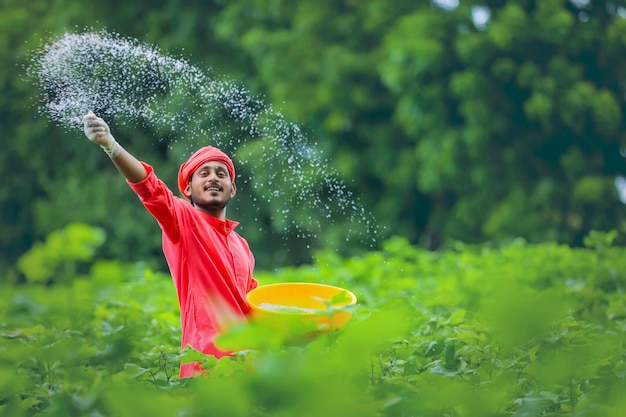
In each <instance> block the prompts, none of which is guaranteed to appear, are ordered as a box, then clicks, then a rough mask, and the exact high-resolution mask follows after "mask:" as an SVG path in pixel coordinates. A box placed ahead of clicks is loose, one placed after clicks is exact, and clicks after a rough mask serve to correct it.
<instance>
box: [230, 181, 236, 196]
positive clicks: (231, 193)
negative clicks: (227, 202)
mask: <svg viewBox="0 0 626 417" xmlns="http://www.w3.org/2000/svg"><path fill="white" fill-rule="evenodd" d="M231 185H232V187H230V196H231V198H232V197H234V196H235V194H237V186H236V185H235V183H234V182H231Z"/></svg>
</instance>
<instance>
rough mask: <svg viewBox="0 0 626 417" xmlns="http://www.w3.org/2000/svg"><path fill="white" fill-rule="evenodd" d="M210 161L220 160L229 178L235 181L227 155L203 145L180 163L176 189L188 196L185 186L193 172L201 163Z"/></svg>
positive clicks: (232, 168) (233, 168) (232, 166)
mask: <svg viewBox="0 0 626 417" xmlns="http://www.w3.org/2000/svg"><path fill="white" fill-rule="evenodd" d="M210 161H215V162H221V163H222V164H224V165H226V168H227V169H228V174H229V175H230V180H231V181H235V166H234V165H233V161H231V159H230V158H229V157H228V155H226V154H225V153H224V152H222V151H221V150H219V149H217V148H214V147H212V146H205V147H204V148H200V149H198V150H197V151H196V152H195V153H194V154H193V155H191V157H189V160H187V162H185V163H184V164H182V165H181V166H180V169H179V170H178V189H179V190H180V192H181V193H182V194H183V195H184V196H185V197H187V198H189V197H190V196H189V195H188V194H186V193H185V188H186V187H187V184H188V183H189V180H190V179H191V176H192V175H193V173H194V172H195V171H196V169H198V168H200V167H201V166H202V165H203V164H205V163H207V162H210Z"/></svg>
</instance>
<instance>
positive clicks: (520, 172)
mask: <svg viewBox="0 0 626 417" xmlns="http://www.w3.org/2000/svg"><path fill="white" fill-rule="evenodd" d="M2 10H3V13H2V15H1V16H0V56H1V57H2V60H3V62H4V63H5V68H8V69H9V70H8V71H5V72H3V73H1V74H0V85H1V87H0V88H2V94H1V95H0V120H1V121H2V126H3V131H2V143H3V145H4V146H3V147H2V149H0V171H1V172H2V175H3V177H4V178H5V179H6V181H5V186H4V187H3V189H2V192H0V207H1V208H0V222H1V224H2V231H3V233H2V234H1V236H0V244H1V245H2V248H3V250H2V261H1V263H2V264H5V265H10V264H12V263H13V262H14V261H15V260H16V259H17V257H18V256H19V255H20V254H22V253H24V252H25V251H26V250H28V249H29V248H30V247H31V246H32V245H33V242H34V241H35V240H37V239H42V238H43V237H44V236H46V235H47V234H48V233H49V232H51V231H52V230H55V229H57V228H58V227H59V226H62V225H65V224H69V223H70V222H73V221H82V222H86V223H89V224H94V225H98V226H100V227H102V228H103V229H104V230H105V231H106V232H107V235H108V236H109V239H108V240H107V244H106V246H105V247H104V248H103V249H102V250H103V252H104V253H105V254H109V255H113V256H117V257H119V258H120V259H123V260H130V258H133V259H137V258H141V259H145V260H147V261H151V262H155V263H160V265H164V264H163V260H162V257H160V249H159V241H158V237H156V233H157V231H156V230H155V227H156V226H155V224H154V221H153V220H152V219H151V218H150V217H149V216H148V215H147V214H146V213H145V212H143V211H142V209H141V207H140V206H139V205H138V203H137V201H136V199H135V198H134V197H133V195H132V193H131V192H130V191H129V190H128V188H127V187H126V185H125V184H124V183H123V181H121V180H120V179H119V176H118V174H117V173H116V172H115V171H114V169H113V168H112V167H110V163H109V162H108V161H107V160H106V158H104V157H103V156H102V155H101V154H99V152H98V151H97V150H96V149H94V148H93V146H91V144H89V143H87V142H86V141H85V140H84V138H82V137H80V136H81V135H80V133H77V132H64V131H62V130H61V129H60V128H58V127H57V126H54V125H52V124H50V123H49V122H48V121H47V120H45V116H43V115H38V114H37V110H36V106H37V104H38V102H37V100H39V99H41V96H40V94H41V92H40V91H38V90H37V88H36V86H35V85H33V84H32V83H30V80H28V79H25V77H24V67H25V66H26V65H28V59H29V57H30V56H31V55H32V54H33V53H34V51H36V50H37V48H38V47H39V46H40V45H41V44H42V43H44V42H48V41H50V39H53V38H54V37H55V36H58V35H60V34H62V33H64V32H66V31H82V30H84V28H87V27H93V28H94V29H99V28H106V29H107V30H109V31H111V32H116V33H120V34H122V35H123V36H129V37H135V38H137V39H139V40H140V41H142V42H148V43H151V44H154V45H157V46H159V47H160V48H162V49H164V50H166V51H169V52H172V53H173V54H180V55H183V56H185V57H187V58H189V60H190V61H191V62H192V63H193V64H197V65H201V66H206V67H211V68H213V69H214V71H215V74H216V76H224V77H225V78H229V79H233V80H236V81H238V82H241V83H243V84H244V85H245V86H246V87H247V88H249V89H250V90H251V91H252V92H253V93H258V94H261V95H263V96H264V97H265V99H266V100H267V102H268V103H269V104H271V105H272V106H274V107H276V108H277V109H279V110H280V111H281V112H282V113H284V114H285V116H286V117H287V118H288V119H290V120H293V121H295V122H296V123H298V124H300V125H301V126H302V128H303V130H304V131H305V132H307V135H308V136H309V137H310V138H311V141H312V143H314V144H315V146H316V147H318V148H319V150H320V151H321V152H322V153H323V154H324V155H326V156H328V159H329V161H330V164H332V168H333V169H335V170H336V171H337V172H338V173H340V175H341V176H342V179H343V180H345V181H346V183H347V184H348V185H349V187H350V189H351V190H352V191H353V192H354V195H355V196H358V198H359V199H360V200H362V201H363V202H364V203H365V205H366V206H367V208H368V209H369V210H371V211H372V212H373V214H374V216H375V217H376V218H377V221H378V222H380V224H381V225H382V226H383V227H384V228H385V235H386V236H391V235H402V236H405V237H406V238H408V239H409V240H410V241H411V242H415V243H417V242H424V241H426V242H428V240H429V239H430V240H431V241H432V242H430V243H429V244H430V245H432V246H438V243H437V241H438V240H443V241H444V242H445V241H446V240H447V239H450V238H454V239H460V240H463V241H467V242H470V241H473V242H478V241H485V240H500V239H503V240H506V239H510V238H511V237H515V236H523V237H525V238H527V239H529V240H530V241H537V242H538V241H544V240H556V241H559V242H563V243H567V244H573V245H581V244H582V238H583V236H585V235H586V234H587V233H588V232H589V230H592V229H600V230H608V229H619V230H623V229H624V228H625V227H626V226H625V225H624V222H623V221H622V220H621V213H622V210H623V204H622V203H621V202H620V200H619V198H618V191H617V189H616V187H615V180H616V178H617V177H619V176H621V175H624V174H625V167H624V164H623V159H622V156H621V153H620V152H621V148H622V147H623V143H624V133H623V130H624V99H623V97H624V93H625V92H624V83H623V75H622V74H623V73H624V68H625V65H626V61H624V58H623V57H624V56H626V55H625V54H624V51H625V49H626V19H625V18H624V14H625V10H626V9H625V3H624V2H622V1H617V0H615V1H606V0H605V1H601V0H598V1H573V0H572V1H562V0H545V1H544V0H542V1H533V0H515V1H495V0H493V1H461V2H458V4H457V5H455V4H454V2H444V1H426V0H421V1H406V0H402V1H396V2H388V1H385V0H368V1H362V2H357V1H351V0H345V1H339V2H337V1H328V0H322V1H312V0H300V1H297V2H289V1H280V0H254V1H246V2H243V1H228V2H226V1H220V0H216V1H212V2H206V1H202V2H201V1H190V2H184V3H182V2H179V1H176V0H159V1H156V2H152V3H151V4H150V5H144V4H142V3H133V2H121V1H118V0H113V1H108V2H101V1H96V2H92V3H89V4H84V3H77V2H76V1H75V0H60V1H56V2H53V3H49V2H43V1H40V0H34V1H32V2H29V3H28V4H22V3H20V2H18V1H16V0H6V1H4V2H3V4H2ZM113 10H114V12H113ZM111 124H112V126H113V127H114V128H116V124H115V120H112V121H111ZM154 134H155V132H150V131H146V130H141V129H127V130H126V129H121V128H120V129H118V130H116V136H117V137H118V139H119V140H120V142H122V143H123V144H124V145H126V146H127V147H128V148H129V149H130V150H131V151H132V152H134V153H135V154H137V155H138V156H139V157H140V158H141V159H144V160H146V161H147V162H150V163H151V164H153V165H154V166H155V167H156V168H157V170H158V172H159V173H160V176H161V177H162V178H163V179H164V180H165V181H166V182H168V183H171V184H175V181H174V179H175V174H176V170H177V164H178V161H176V160H175V158H173V156H172V153H171V151H170V150H169V149H168V147H167V143H162V144H160V145H154V143H153V141H152V138H153V136H154ZM241 191H244V189H243V188H242V187H240V193H239V196H241V199H240V200H239V202H238V203H236V204H237V205H236V206H235V210H233V211H232V212H231V213H233V215H234V217H236V219H237V220H239V221H241V222H242V226H243V234H244V235H246V237H247V238H248V239H249V240H250V243H251V246H252V247H253V249H254V251H255V253H257V257H258V258H259V265H260V266H262V267H271V266H274V265H280V264H290V263H296V262H299V261H303V260H307V259H309V258H310V251H309V249H308V248H309V247H310V246H311V245H312V246H313V247H318V248H321V247H324V246H329V247H334V248H336V249H341V248H342V247H346V246H351V245H353V243H352V242H351V243H349V244H346V242H344V241H343V240H342V235H343V234H344V232H343V231H342V229H341V228H337V227H332V225H328V226H327V227H326V229H325V230H324V231H323V233H321V234H320V235H319V236H318V238H317V239H316V240H315V241H314V242H310V241H303V240H302V239H299V238H297V237H295V236H293V235H290V234H289V233H287V234H285V233H283V232H281V231H280V227H279V225H280V221H281V219H279V218H272V216H271V212H270V210H269V209H268V208H267V207H262V206H260V207H259V206H256V207H251V205H250V202H251V201H252V200H253V199H254V198H255V196H254V195H248V196H246V195H245V193H244V192H241ZM239 196H238V197H239ZM112 201H113V202H115V203H114V209H115V215H111V213H110V212H109V210H110V209H111V202H112ZM337 220H338V221H340V220H341V219H337ZM381 240H382V239H381ZM355 245H356V244H355ZM366 249H369V248H366Z"/></svg>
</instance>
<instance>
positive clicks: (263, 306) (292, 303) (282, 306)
mask: <svg viewBox="0 0 626 417" xmlns="http://www.w3.org/2000/svg"><path fill="white" fill-rule="evenodd" d="M247 300H248V304H249V305H250V308H251V315H252V319H253V320H254V321H256V322H258V323H260V324H264V325H269V326H272V327H279V328H283V329H284V328H287V327H293V326H294V325H300V326H302V325H304V326H308V327H310V328H312V329H313V330H317V331H326V330H332V329H339V328H341V327H343V325H344V324H346V322H348V320H350V318H351V317H352V312H351V311H349V310H347V309H340V308H341V307H346V306H350V305H354V304H356V302H357V298H356V296H355V295H354V294H353V293H352V292H350V291H348V290H346V289H344V288H340V287H335V286H332V285H325V284H316V283H308V282H286V283H279V284H269V285H263V286H260V287H257V288H255V289H254V290H252V291H250V292H249V293H248V295H247ZM338 308H339V309H338Z"/></svg>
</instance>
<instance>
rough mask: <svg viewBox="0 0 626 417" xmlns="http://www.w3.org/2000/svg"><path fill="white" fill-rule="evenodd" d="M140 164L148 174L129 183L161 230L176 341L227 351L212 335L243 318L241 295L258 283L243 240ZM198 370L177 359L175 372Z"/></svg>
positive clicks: (217, 352) (219, 354)
mask: <svg viewBox="0 0 626 417" xmlns="http://www.w3.org/2000/svg"><path fill="white" fill-rule="evenodd" d="M142 164H143V165H144V167H145V168H146V170H147V171H148V177H147V178H145V179H144V180H142V181H140V182H138V183H130V182H129V185H130V187H131V188H132V189H133V190H134V191H135V192H136V193H137V195H138V196H139V199H140V200H141V202H142V203H143V204H144V206H145V207H146V209H148V211H149V212H150V213H151V214H152V215H153V216H154V217H155V218H156V220H157V222H158V223H159V226H160V227H161V230H162V231H163V253H164V254H165V258H166V260H167V263H168V266H169V269H170V273H171V275H172V278H173V280H174V285H175V286H176V291H177V293H178V303H179V305H180V316H181V317H180V318H181V324H182V342H181V346H182V347H183V348H184V347H186V346H187V345H191V346H192V347H193V348H194V349H196V350H198V351H200V352H202V353H205V354H209V355H214V356H216V357H218V358H219V357H222V356H224V355H227V354H228V352H223V351H221V350H219V349H218V348H217V347H216V346H215V344H214V343H213V339H214V338H215V336H216V335H217V334H218V333H219V332H220V331H221V330H222V327H223V323H224V322H225V321H228V320H232V319H239V320H241V319H245V316H246V314H247V313H248V312H249V309H250V308H249V306H248V304H247V302H246V294H247V293H248V291H250V290H252V289H253V288H255V287H256V286H257V285H258V282H257V280H256V279H255V278H254V277H253V276H252V273H253V270H254V257H253V255H252V252H251V251H250V248H249V246H248V243H247V242H246V240H245V239H243V238H242V237H241V236H240V235H239V234H238V233H237V232H235V231H234V229H235V227H236V226H237V225H238V223H237V222H233V221H230V220H225V221H224V220H220V219H218V218H216V217H213V216H211V215H209V214H206V213H203V212H201V211H199V210H197V209H195V208H194V207H193V206H192V205H191V204H190V203H189V202H188V201H186V200H183V199H182V198H179V197H176V196H174V194H173V193H172V191H171V190H170V189H169V188H168V187H167V185H165V183H163V182H162V181H161V180H159V179H158V178H157V177H156V175H155V174H154V169H153V168H152V167H151V166H150V165H148V164H146V163H143V162H142ZM200 370H201V368H200V367H199V366H198V364H181V369H180V377H181V378H185V377H190V376H193V375H194V374H195V373H197V372H198V371H200Z"/></svg>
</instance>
